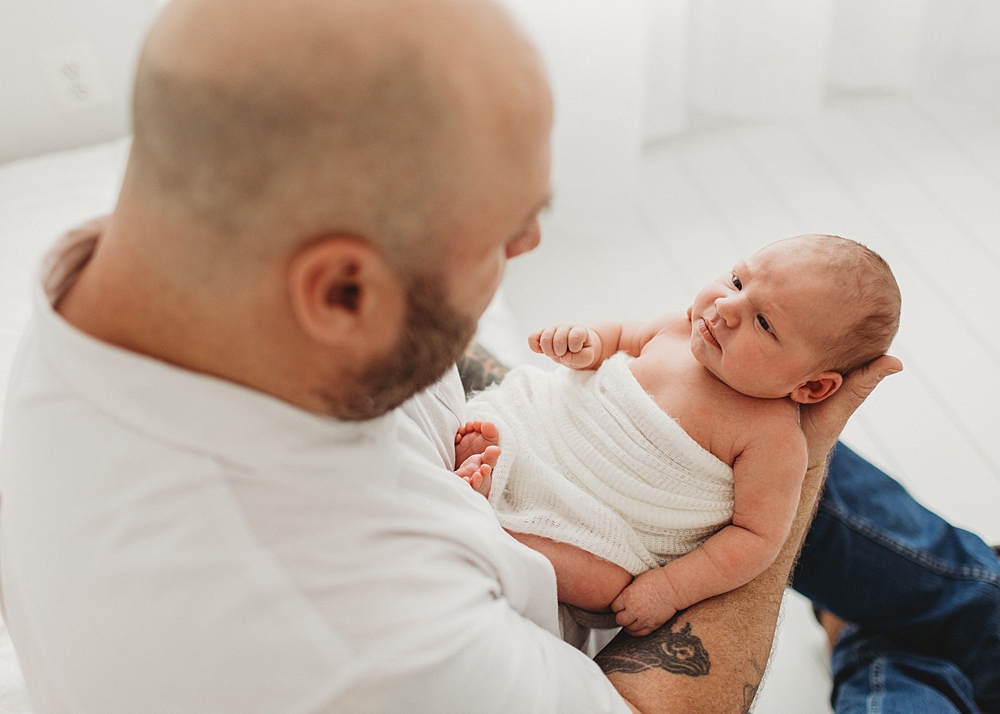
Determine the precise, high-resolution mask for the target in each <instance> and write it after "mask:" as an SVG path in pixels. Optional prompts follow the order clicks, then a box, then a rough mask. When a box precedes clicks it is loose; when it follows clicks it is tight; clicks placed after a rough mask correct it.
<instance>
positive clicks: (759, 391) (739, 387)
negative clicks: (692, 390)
mask: <svg viewBox="0 0 1000 714" xmlns="http://www.w3.org/2000/svg"><path fill="white" fill-rule="evenodd" d="M692 342H693V340H692ZM691 354H692V355H694V358H695V360H697V362H698V364H700V365H701V366H702V367H704V368H705V369H706V370H708V372H709V374H711V375H712V376H713V377H715V378H716V379H717V380H719V381H720V382H722V383H723V384H724V385H726V386H727V387H729V388H730V389H732V390H733V391H734V392H739V393H740V394H743V395H744V396H747V397H753V398H754V399H784V398H785V397H787V396H789V393H788V392H780V391H772V390H767V389H764V388H763V387H761V385H759V384H744V383H742V382H741V381H738V380H733V379H731V378H728V377H727V375H726V373H725V371H724V370H720V369H719V368H718V367H717V366H716V365H709V364H706V363H705V360H704V359H703V357H702V356H700V355H699V354H698V350H696V349H694V344H692V345H691Z"/></svg>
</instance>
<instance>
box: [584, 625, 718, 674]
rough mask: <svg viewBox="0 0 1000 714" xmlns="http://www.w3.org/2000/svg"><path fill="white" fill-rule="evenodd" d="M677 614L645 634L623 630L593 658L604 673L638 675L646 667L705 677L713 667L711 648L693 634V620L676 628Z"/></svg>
mask: <svg viewBox="0 0 1000 714" xmlns="http://www.w3.org/2000/svg"><path fill="white" fill-rule="evenodd" d="M677 617H678V616H677V615H674V616H673V617H672V618H671V619H670V620H669V621H667V623H666V624H665V625H663V626H662V627H660V629H658V630H657V631H656V632H653V633H652V634H650V635H646V636H645V637H632V636H631V635H629V634H628V633H627V632H625V631H624V630H622V631H621V632H620V633H619V634H618V636H617V637H615V639H613V640H612V641H611V643H610V644H609V645H608V646H607V647H605V648H604V649H603V650H601V653H600V654H599V655H597V657H596V658H595V660H594V661H596V662H597V664H598V665H600V667H601V669H603V670H604V673H605V674H612V673H615V672H623V673H625V674H637V673H639V672H645V671H646V670H647V669H662V670H664V671H666V672H670V673H671V674H683V675H686V676H688V677H703V676H705V675H706V674H708V673H709V671H711V669H712V662H711V660H710V659H709V657H708V650H706V649H705V646H704V645H703V644H702V643H701V639H700V638H699V637H697V636H695V635H692V634H691V623H690V622H687V623H685V624H684V627H682V628H681V629H679V630H676V631H675V630H674V625H675V624H676V623H677Z"/></svg>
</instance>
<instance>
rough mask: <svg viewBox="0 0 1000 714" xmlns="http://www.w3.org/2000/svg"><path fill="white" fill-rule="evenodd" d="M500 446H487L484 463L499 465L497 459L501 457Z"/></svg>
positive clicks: (491, 465)
mask: <svg viewBox="0 0 1000 714" xmlns="http://www.w3.org/2000/svg"><path fill="white" fill-rule="evenodd" d="M500 453H501V452H500V447H499V446H487V447H486V451H484V452H483V464H485V465H488V466H490V467H491V468H492V467H493V466H496V465H497V460H498V459H499V458H500Z"/></svg>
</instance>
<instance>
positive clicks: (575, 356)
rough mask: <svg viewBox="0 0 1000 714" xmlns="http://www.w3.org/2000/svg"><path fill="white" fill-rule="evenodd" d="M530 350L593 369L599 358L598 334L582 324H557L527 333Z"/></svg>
mask: <svg viewBox="0 0 1000 714" xmlns="http://www.w3.org/2000/svg"><path fill="white" fill-rule="evenodd" d="M528 347H530V348H531V351H532V352H537V353H538V354H543V355H545V356H546V357H550V358H552V359H553V360H555V361H556V362H558V363H559V364H563V365H566V366H567V367H572V368H573V369H593V368H594V367H597V366H598V364H600V360H601V348H602V344H601V337H600V335H598V334H597V333H596V332H594V331H593V330H591V329H588V328H587V327H584V326H583V325H574V324H571V323H565V322H564V323H560V324H558V325H553V326H552V327H546V328H545V329H544V330H539V331H538V332H533V333H531V334H530V335H529V336H528Z"/></svg>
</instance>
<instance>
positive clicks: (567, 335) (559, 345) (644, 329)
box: [528, 315, 671, 369]
mask: <svg viewBox="0 0 1000 714" xmlns="http://www.w3.org/2000/svg"><path fill="white" fill-rule="evenodd" d="M670 319H671V316H670V315H664V316H663V317H658V318H656V319H655V320H650V321H649V322H611V321H606V322H596V323H594V324H593V325H590V326H589V327H585V326H583V325H577V324H573V323H568V322H564V323H560V324H558V325H553V326H552V327H546V328H545V329H544V330H538V331H537V332H533V333H531V334H530V335H529V336H528V347H530V348H531V351H532V352H537V353H539V354H543V355H545V356H546V357H551V358H552V359H554V360H555V361H556V362H558V363H559V364H564V365H566V366H567V367H572V368H573V369H597V367H599V366H600V365H601V363H602V362H604V360H606V359H607V358H608V357H610V356H611V355H613V354H615V353H616V352H619V351H622V350H624V351H625V352H627V353H628V354H630V355H632V356H633V357H638V356H639V355H640V354H641V353H642V348H643V347H645V346H646V344H647V343H648V342H649V341H650V340H651V339H653V338H654V337H655V336H656V335H657V334H658V333H660V332H661V331H662V330H663V329H664V328H666V326H667V324H668V323H669V321H670Z"/></svg>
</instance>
